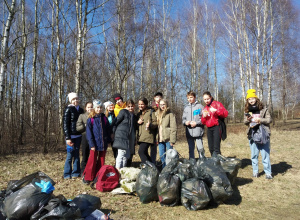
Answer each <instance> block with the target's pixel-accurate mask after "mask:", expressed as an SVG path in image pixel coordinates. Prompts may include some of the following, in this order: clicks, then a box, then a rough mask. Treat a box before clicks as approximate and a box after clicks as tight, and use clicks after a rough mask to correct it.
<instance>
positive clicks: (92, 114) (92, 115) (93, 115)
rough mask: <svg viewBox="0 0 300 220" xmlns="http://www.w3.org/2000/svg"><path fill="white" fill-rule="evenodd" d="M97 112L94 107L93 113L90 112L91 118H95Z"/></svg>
mask: <svg viewBox="0 0 300 220" xmlns="http://www.w3.org/2000/svg"><path fill="white" fill-rule="evenodd" d="M96 115H97V114H96V112H95V109H93V110H92V111H91V113H90V114H89V116H88V117H89V118H94V117H95V116H96Z"/></svg>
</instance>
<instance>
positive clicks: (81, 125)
mask: <svg viewBox="0 0 300 220" xmlns="http://www.w3.org/2000/svg"><path fill="white" fill-rule="evenodd" d="M85 123H86V122H84V120H83V114H81V115H79V118H78V120H77V122H76V130H77V131H78V132H79V133H83V132H85Z"/></svg>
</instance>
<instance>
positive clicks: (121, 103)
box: [116, 99, 124, 106]
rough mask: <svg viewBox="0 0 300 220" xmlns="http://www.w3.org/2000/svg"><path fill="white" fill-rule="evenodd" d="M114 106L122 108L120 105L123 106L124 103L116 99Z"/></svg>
mask: <svg viewBox="0 0 300 220" xmlns="http://www.w3.org/2000/svg"><path fill="white" fill-rule="evenodd" d="M116 104H117V105H118V106H122V105H123V104H124V102H123V101H122V99H118V100H117V101H116Z"/></svg>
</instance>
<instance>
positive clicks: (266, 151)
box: [244, 89, 273, 179]
mask: <svg viewBox="0 0 300 220" xmlns="http://www.w3.org/2000/svg"><path fill="white" fill-rule="evenodd" d="M271 122H272V118H271V115H270V113H269V111H268V109H267V108H266V107H264V106H263V104H262V103H261V101H260V100H259V98H258V97H257V95H256V91H255V89H249V90H248V91H247V96H246V104H245V116H244V123H245V125H247V126H248V127H249V128H248V132H247V135H248V139H249V145H250V150H251V161H252V169H253V174H252V176H253V177H254V178H257V177H258V176H259V170H258V155H259V152H260V154H261V157H262V163H263V166H264V171H265V175H266V179H273V177H272V171H271V162H270V139H268V141H267V143H265V144H258V143H255V142H254V140H253V131H254V129H258V126H260V125H261V124H263V125H264V126H263V128H264V131H265V132H267V133H268V135H269V136H270V135H271V130H270V123H271Z"/></svg>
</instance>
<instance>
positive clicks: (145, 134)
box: [137, 108, 157, 144]
mask: <svg viewBox="0 0 300 220" xmlns="http://www.w3.org/2000/svg"><path fill="white" fill-rule="evenodd" d="M139 118H142V119H143V120H144V123H143V124H138V133H137V138H138V142H145V143H149V144H154V143H155V135H156V131H157V119H156V115H155V112H154V111H152V110H151V109H149V108H148V109H147V110H146V111H145V113H143V112H141V111H140V112H139V113H138V114H137V120H139ZM148 120H149V121H150V127H149V129H148V130H146V123H147V122H148Z"/></svg>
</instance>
